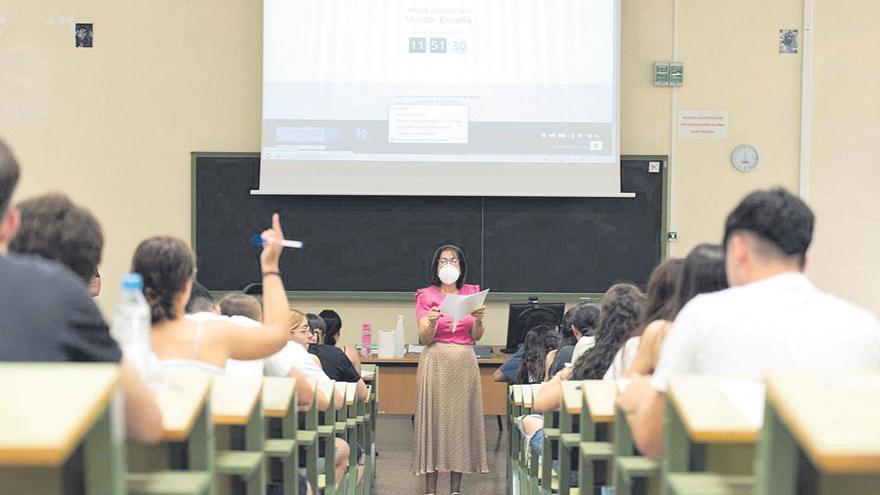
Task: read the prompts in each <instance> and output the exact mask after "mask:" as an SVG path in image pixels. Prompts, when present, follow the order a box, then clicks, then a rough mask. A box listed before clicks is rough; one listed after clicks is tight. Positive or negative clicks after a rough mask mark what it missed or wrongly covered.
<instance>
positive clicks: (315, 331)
mask: <svg viewBox="0 0 880 495" xmlns="http://www.w3.org/2000/svg"><path fill="white" fill-rule="evenodd" d="M305 317H306V321H307V322H308V325H309V331H310V332H311V333H309V334H305V333H300V334H298V335H295V336H293V337H292V338H291V340H294V341H297V342H299V343H302V340H307V343H305V344H303V346H305V347H306V350H307V351H308V352H309V354H312V355H314V356H317V357H318V360H319V361H320V363H321V368H322V369H323V370H324V373H327V376H329V377H330V379H331V380H335V381H337V382H344V383H355V384H357V385H356V387H355V399H356V400H359V401H364V400H366V399H367V397H368V396H369V393H370V392H369V390H367V384H366V383H364V380H363V378H361V374H360V372H358V371H357V370H356V369H355V367H354V364H352V362H351V360H350V359H348V356H346V355H345V352H343V351H342V349H340V348H338V347H336V346H332V345H325V344H324V343H323V342H322V340H323V337H324V335H326V334H325V333H324V332H325V331H326V329H327V326H326V324H325V323H324V319H323V318H321V317H320V316H318V315H316V314H314V313H306V315H305ZM357 459H358V473H357V482H358V483H360V481H361V478H362V477H363V474H364V470H365V468H366V457H365V456H364V451H363V449H362V448H361V446H360V445H358V446H357Z"/></svg>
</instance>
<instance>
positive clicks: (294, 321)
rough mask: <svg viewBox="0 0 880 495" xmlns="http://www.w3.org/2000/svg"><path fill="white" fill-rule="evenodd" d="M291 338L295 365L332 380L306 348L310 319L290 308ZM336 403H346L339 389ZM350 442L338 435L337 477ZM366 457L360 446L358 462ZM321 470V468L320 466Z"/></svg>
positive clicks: (287, 349)
mask: <svg viewBox="0 0 880 495" xmlns="http://www.w3.org/2000/svg"><path fill="white" fill-rule="evenodd" d="M289 313H290V333H289V337H290V340H289V341H288V343H287V345H286V346H285V348H284V351H285V353H287V355H288V356H289V358H290V359H292V360H293V362H294V366H296V367H297V368H299V369H300V370H301V371H302V372H303V373H305V374H306V375H307V376H309V377H310V378H314V379H316V380H319V381H321V380H328V381H329V380H332V379H333V378H332V377H330V376H329V375H328V374H327V373H326V372H325V371H324V369H323V368H321V360H320V359H319V358H318V356H316V355H314V354H310V353H309V352H308V350H307V349H306V346H308V341H309V338H310V337H311V334H312V330H311V328H310V327H309V320H308V319H306V315H304V314H303V313H302V312H300V311H298V310H295V309H290V312H289ZM333 395H334V399H333V401H334V404H335V405H336V407H342V406H343V405H344V404H345V397H344V396H343V395H342V394H341V393H340V392H338V391H335V390H334V392H333ZM350 452H351V451H350V448H349V445H348V442H346V441H345V440H343V439H341V438H339V437H336V479H337V480H339V479H342V475H343V474H344V473H345V470H346V469H348V456H349V453H350ZM363 459H365V458H364V457H363V452H362V451H361V450H360V447H358V463H359V464H360V463H361V461H362V460H363ZM319 470H321V468H319ZM362 474H363V470H362V469H361V468H360V467H358V476H357V481H358V482H360V480H361V475H362Z"/></svg>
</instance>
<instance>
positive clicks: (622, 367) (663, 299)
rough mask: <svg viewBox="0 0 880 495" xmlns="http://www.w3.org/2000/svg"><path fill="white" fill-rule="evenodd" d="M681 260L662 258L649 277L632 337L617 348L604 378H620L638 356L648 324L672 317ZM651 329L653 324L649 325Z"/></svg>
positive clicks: (659, 323) (679, 280)
mask: <svg viewBox="0 0 880 495" xmlns="http://www.w3.org/2000/svg"><path fill="white" fill-rule="evenodd" d="M682 265H683V261H682V260H681V259H677V258H673V259H668V260H664V261H661V262H660V264H659V265H657V267H656V268H654V271H653V272H651V276H650V277H649V278H648V295H647V297H648V299H647V302H646V303H645V307H644V310H643V311H642V315H641V317H640V323H639V326H638V328H637V329H636V331H635V332H634V334H633V336H632V337H630V338H629V339H628V340H627V341H626V343H625V344H624V345H623V347H621V348H620V350H619V351H617V355H615V356H614V361H612V363H611V366H610V367H609V368H608V371H606V372H605V376H604V377H603V378H604V379H606V380H616V379H619V378H623V377H624V375H625V373H626V370H627V369H628V367H629V365H630V363H631V362H632V361H633V360H634V358H635V357H636V355H637V350H638V348H639V342H640V341H641V340H642V334H643V333H644V332H645V329H646V328H647V327H648V326H650V325H655V326H656V325H662V324H663V323H664V322H665V323H668V322H669V321H672V319H673V318H675V314H674V313H675V303H676V295H677V292H678V287H679V284H680V282H681V269H682ZM652 328H653V327H652Z"/></svg>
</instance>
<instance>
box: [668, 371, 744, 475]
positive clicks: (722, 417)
mask: <svg viewBox="0 0 880 495" xmlns="http://www.w3.org/2000/svg"><path fill="white" fill-rule="evenodd" d="M726 384H731V385H730V386H741V387H748V386H750V385H751V386H754V387H760V384H759V383H758V382H755V381H747V380H735V379H732V378H729V377H713V376H697V375H692V376H679V377H676V378H673V379H672V380H671V381H670V384H669V391H668V393H667V394H666V418H667V419H666V427H665V428H666V429H665V431H664V434H663V436H664V439H663V442H664V447H663V464H664V469H665V472H683V471H702V470H704V469H705V468H706V462H707V453H706V448H705V447H706V445H708V444H713V445H744V446H746V447H745V449H744V450H745V451H747V452H748V457H751V456H752V452H753V445H754V444H755V443H756V442H757V440H758V432H759V430H760V428H761V425H760V423H759V422H753V421H750V420H749V418H748V417H747V416H746V415H745V414H744V413H743V411H742V409H741V407H742V406H741V404H735V403H734V402H731V400H730V399H729V398H728V396H727V394H725V393H724V391H723V390H722V388H721V387H726V386H728V385H726ZM758 390H759V391H760V388H758ZM746 461H747V462H746V464H747V465H748V467H749V469H748V470H749V471H751V459H747V460H746Z"/></svg>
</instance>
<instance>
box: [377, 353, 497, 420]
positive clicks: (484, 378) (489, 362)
mask: <svg viewBox="0 0 880 495" xmlns="http://www.w3.org/2000/svg"><path fill="white" fill-rule="evenodd" d="M491 347H492V357H491V358H487V359H477V364H478V365H479V367H480V386H481V388H482V391H483V414H486V415H493V416H496V415H497V416H500V415H503V414H507V384H506V383H497V382H495V380H494V379H493V378H492V375H493V373H495V370H497V369H498V368H499V367H500V366H501V365H502V364H504V363H505V362H506V361H507V360H508V359H509V357H510V355H509V354H503V353H501V352H500V351H499V349H501V347H502V346H491ZM420 356H421V355H420V354H412V353H407V354H406V355H405V356H404V357H402V358H379V357H376V356H371V357H368V358H366V357H365V358H363V359H362V362H363V363H364V364H375V365H378V366H380V367H381V368H382V370H381V371H382V372H381V373H379V380H378V381H379V388H380V389H381V391H382V392H381V393H382V396H381V400H380V402H379V413H380V414H415V412H416V370H417V369H418V365H419V357H420Z"/></svg>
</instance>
